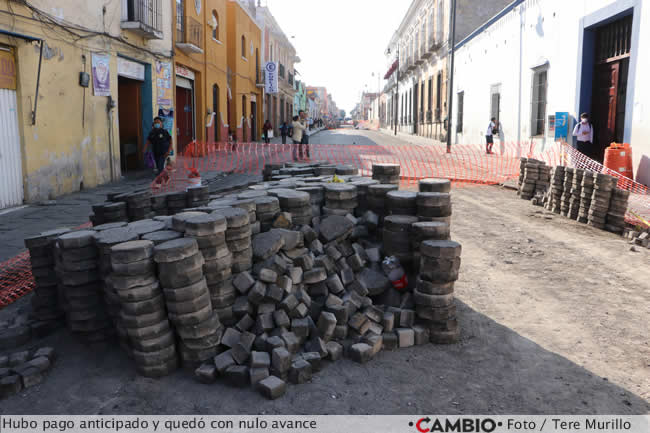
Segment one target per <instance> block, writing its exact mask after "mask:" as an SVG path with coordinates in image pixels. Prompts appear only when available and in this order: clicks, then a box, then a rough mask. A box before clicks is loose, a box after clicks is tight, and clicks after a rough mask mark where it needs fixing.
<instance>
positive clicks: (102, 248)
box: [94, 223, 138, 353]
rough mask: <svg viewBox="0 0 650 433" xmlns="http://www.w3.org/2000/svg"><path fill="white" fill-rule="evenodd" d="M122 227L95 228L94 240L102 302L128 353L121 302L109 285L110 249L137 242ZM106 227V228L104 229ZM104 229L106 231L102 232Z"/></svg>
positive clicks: (134, 237)
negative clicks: (104, 303)
mask: <svg viewBox="0 0 650 433" xmlns="http://www.w3.org/2000/svg"><path fill="white" fill-rule="evenodd" d="M116 224H117V223H116ZM122 224H124V225H123V226H116V225H109V224H104V225H101V226H97V227H95V230H97V231H96V232H95V235H94V238H95V248H96V249H97V270H98V272H99V277H100V279H101V282H100V284H101V286H102V291H103V293H104V302H106V311H107V312H108V315H109V316H110V318H111V321H112V322H113V325H114V326H115V330H116V332H117V337H118V339H119V343H120V345H121V346H122V347H123V348H124V349H125V350H126V351H127V353H130V346H129V345H128V335H127V333H126V329H125V327H124V326H123V325H122V319H121V315H120V313H121V311H122V307H121V304H122V300H121V299H120V297H119V294H118V292H117V290H115V288H114V287H113V285H112V284H111V279H110V275H111V273H112V272H113V266H112V264H111V248H112V247H113V246H115V245H118V244H121V243H124V242H130V241H135V240H138V235H137V233H135V232H134V231H133V230H131V229H129V228H128V227H127V225H126V223H122ZM106 227H108V228H106ZM104 228H106V230H104Z"/></svg>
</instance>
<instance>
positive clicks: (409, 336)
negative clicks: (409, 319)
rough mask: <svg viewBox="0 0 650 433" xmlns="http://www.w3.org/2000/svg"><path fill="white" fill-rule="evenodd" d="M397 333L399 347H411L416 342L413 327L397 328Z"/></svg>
mask: <svg viewBox="0 0 650 433" xmlns="http://www.w3.org/2000/svg"><path fill="white" fill-rule="evenodd" d="M395 334H397V340H398V344H399V347H411V346H413V345H414V344H415V331H413V329H412V328H397V329H396V330H395Z"/></svg>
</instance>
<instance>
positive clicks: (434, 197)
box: [416, 192, 451, 225]
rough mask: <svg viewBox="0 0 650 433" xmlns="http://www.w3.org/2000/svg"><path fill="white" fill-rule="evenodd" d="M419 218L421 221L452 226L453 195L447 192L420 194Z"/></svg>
mask: <svg viewBox="0 0 650 433" xmlns="http://www.w3.org/2000/svg"><path fill="white" fill-rule="evenodd" d="M416 203H417V216H418V218H419V219H420V221H440V222H444V223H447V224H449V225H451V195H450V194H449V193H446V192H419V193H418V196H417V199H416Z"/></svg>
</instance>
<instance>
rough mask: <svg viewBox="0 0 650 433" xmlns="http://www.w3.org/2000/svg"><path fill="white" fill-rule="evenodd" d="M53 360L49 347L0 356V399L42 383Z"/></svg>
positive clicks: (52, 353)
mask: <svg viewBox="0 0 650 433" xmlns="http://www.w3.org/2000/svg"><path fill="white" fill-rule="evenodd" d="M55 359H56V352H55V351H54V349H53V348H51V347H42V348H40V349H35V350H34V349H32V350H23V351H20V352H13V353H9V354H6V355H0V399H3V398H7V397H10V396H12V395H15V394H18V393H19V392H21V391H22V390H23V389H28V388H31V387H32V386H35V385H38V384H40V383H42V382H43V380H45V377H46V376H47V373H48V372H49V371H50V369H51V368H52V365H53V364H54V360H55Z"/></svg>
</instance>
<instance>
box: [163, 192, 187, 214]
mask: <svg viewBox="0 0 650 433" xmlns="http://www.w3.org/2000/svg"><path fill="white" fill-rule="evenodd" d="M186 208H187V192H185V191H179V192H172V193H169V194H167V215H176V214H177V213H181V212H183V210H184V209H186Z"/></svg>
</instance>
